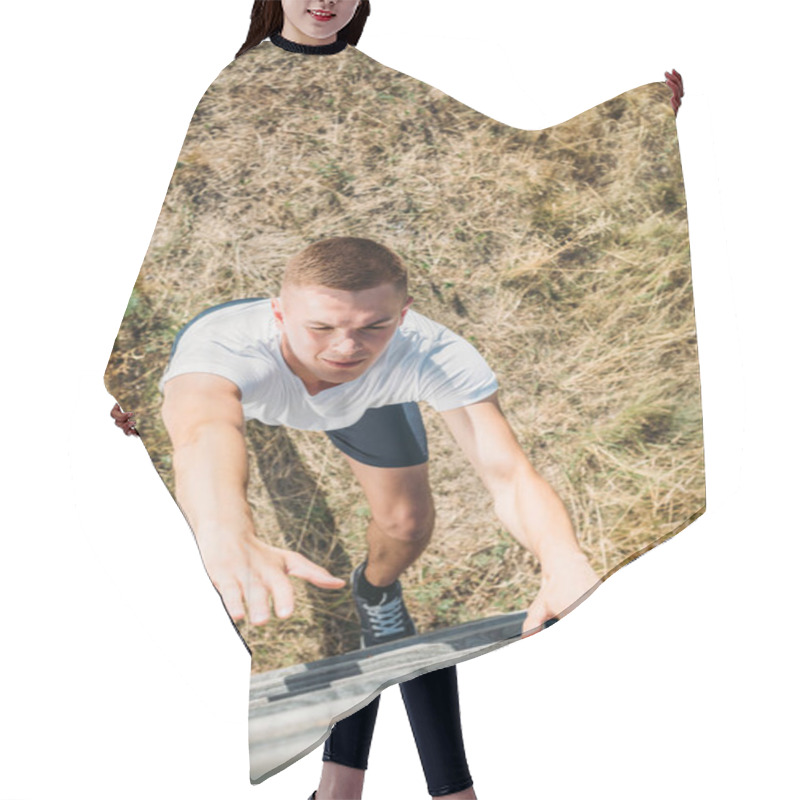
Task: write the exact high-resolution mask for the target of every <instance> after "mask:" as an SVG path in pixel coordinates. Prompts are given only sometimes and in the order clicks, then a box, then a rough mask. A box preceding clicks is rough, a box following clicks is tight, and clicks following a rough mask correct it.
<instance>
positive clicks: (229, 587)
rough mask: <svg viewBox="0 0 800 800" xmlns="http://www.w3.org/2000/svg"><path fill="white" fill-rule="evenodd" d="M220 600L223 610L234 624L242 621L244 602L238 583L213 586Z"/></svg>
mask: <svg viewBox="0 0 800 800" xmlns="http://www.w3.org/2000/svg"><path fill="white" fill-rule="evenodd" d="M215 585H216V587H217V591H218V592H219V594H220V597H221V598H222V602H223V603H224V605H225V609H226V610H227V612H228V614H230V617H231V619H232V620H233V621H234V622H238V621H239V620H242V619H244V602H243V601H242V590H241V588H240V587H239V584H238V583H225V584H215Z"/></svg>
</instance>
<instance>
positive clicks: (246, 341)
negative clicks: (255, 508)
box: [161, 238, 599, 645]
mask: <svg viewBox="0 0 800 800" xmlns="http://www.w3.org/2000/svg"><path fill="white" fill-rule="evenodd" d="M407 281H408V279H407V272H406V269H405V267H404V265H403V263H402V262H401V260H400V258H399V257H398V256H397V255H396V254H394V253H393V252H391V251H390V250H388V249H387V248H385V247H383V246H382V245H380V244H377V243H376V242H372V241H369V240H366V239H356V238H335V239H327V240H324V241H321V242H317V243H316V244H313V245H311V246H310V247H308V248H306V249H305V250H303V251H302V252H301V253H299V254H298V255H296V256H294V257H293V258H292V259H290V261H289V263H288V265H287V268H286V271H285V274H284V279H283V285H282V288H281V294H280V297H279V298H276V299H272V300H244V301H238V302H234V303H229V304H226V305H225V306H221V307H218V308H215V309H211V310H210V311H208V312H205V313H204V314H201V315H200V316H199V317H198V318H196V319H195V320H194V321H193V322H192V323H190V325H189V326H187V328H185V329H184V331H183V332H182V333H181V334H180V335H179V336H178V339H177V340H176V346H175V348H174V350H173V355H172V358H171V361H170V364H169V366H168V368H167V370H166V372H165V374H164V377H163V379H162V384H161V386H162V390H163V393H164V404H163V410H162V413H163V418H164V422H165V424H166V427H167V431H168V432H169V435H170V437H171V439H172V444H173V446H174V458H173V462H174V468H175V476H176V495H177V499H178V502H179V503H180V505H181V508H182V509H183V511H184V513H185V514H186V516H187V518H188V520H189V523H190V525H191V527H192V529H193V531H194V533H195V535H196V537H197V541H198V544H199V546H200V551H201V553H202V556H203V560H204V562H205V565H206V569H207V570H208V573H209V576H210V577H211V580H212V581H213V583H214V585H215V586H216V588H217V590H218V591H219V592H220V595H221V596H222V599H223V602H224V603H225V606H226V608H227V610H228V613H229V614H230V615H231V617H232V618H233V619H235V620H239V619H243V618H244V617H245V614H247V615H248V616H249V619H250V622H251V623H253V624H255V625H261V624H265V623H266V622H267V620H268V619H269V615H270V606H272V608H273V610H274V613H275V614H276V615H277V616H278V617H281V618H285V617H288V616H289V615H290V614H291V613H292V611H293V590H292V584H291V581H290V580H289V578H290V577H295V578H302V579H303V580H306V581H309V582H310V583H313V584H314V585H316V586H318V587H321V588H329V589H338V588H342V587H343V586H344V585H345V581H344V580H342V579H341V578H338V577H334V576H333V575H331V574H330V573H329V572H328V571H327V570H325V569H324V568H322V567H321V566H318V565H316V564H314V563H312V562H311V561H309V560H308V559H307V558H305V557H304V556H302V555H300V554H299V553H295V552H292V551H288V550H283V549H280V548H277V547H272V546H270V545H267V544H266V543H264V542H263V541H261V540H260V539H259V538H258V537H257V536H256V530H255V524H254V521H253V516H252V513H251V510H250V507H249V505H248V503H247V499H246V487H247V478H248V474H247V473H248V467H247V451H246V445H245V439H244V422H245V419H258V420H260V421H262V422H264V423H266V424H269V425H288V426H290V427H294V428H299V429H304V430H324V431H325V432H326V433H327V435H328V436H329V437H330V439H331V440H332V441H333V443H334V444H335V445H336V447H337V448H338V449H339V450H341V451H342V452H343V454H344V457H345V458H346V459H347V462H348V464H349V465H350V467H351V469H352V471H353V474H354V475H355V477H356V479H357V480H358V482H359V483H360V484H361V486H362V488H363V490H364V493H365V494H366V497H367V501H368V503H369V506H370V510H371V513H372V519H371V521H370V523H369V526H368V528H367V533H366V538H367V559H366V561H365V562H364V563H363V564H361V565H360V566H359V567H357V568H356V570H355V571H354V573H353V575H352V582H353V590H354V592H353V594H354V598H355V600H356V605H357V608H358V613H359V617H360V620H361V628H362V637H363V642H364V643H365V644H367V645H370V644H379V643H381V642H385V641H390V640H392V639H396V638H400V637H402V636H408V635H411V634H413V633H414V632H415V630H414V624H413V622H412V621H411V619H410V617H409V615H408V612H407V611H406V609H405V605H404V604H403V599H402V592H401V589H400V583H399V577H400V576H401V575H402V573H403V571H404V570H405V569H406V568H407V567H408V566H409V565H410V564H412V563H413V562H414V561H415V560H416V559H417V558H419V556H420V555H421V554H422V552H423V550H424V549H425V547H426V546H427V544H428V542H429V541H430V539H431V535H432V533H433V526H434V506H433V499H432V496H431V489H430V485H429V483H428V468H427V458H428V454H427V445H426V440H425V430H424V427H423V425H422V420H421V417H420V414H419V409H418V407H417V401H426V402H428V403H430V404H431V405H432V406H433V408H434V409H436V410H437V411H438V412H440V413H441V415H442V418H443V419H444V421H445V423H446V424H447V426H448V428H449V429H450V431H451V432H452V434H453V436H454V437H455V439H456V441H457V442H458V444H459V445H460V447H461V448H462V450H463V451H464V452H465V454H466V456H467V457H468V459H469V460H470V462H471V463H472V464H473V466H474V467H475V469H476V470H477V472H478V474H479V475H480V477H481V479H482V480H483V482H484V484H485V485H486V487H487V489H488V490H489V492H490V494H491V496H492V498H493V500H494V508H495V511H496V513H497V515H498V517H499V518H500V520H501V522H502V523H503V524H504V525H505V527H506V528H507V529H508V530H509V531H510V532H511V533H512V534H513V535H514V537H515V538H516V539H517V540H518V541H519V542H520V543H521V544H522V545H523V546H524V547H525V548H526V549H528V550H530V551H531V552H532V553H534V554H535V555H536V556H537V558H538V559H539V560H540V562H541V565H542V586H541V590H540V592H539V594H538V596H537V597H536V599H535V601H534V602H533V603H532V604H531V606H530V607H529V609H528V615H527V618H526V620H525V623H524V626H523V630H524V631H526V632H528V631H532V630H533V629H536V628H538V627H539V626H541V625H542V624H543V623H544V622H546V621H547V620H548V619H551V618H554V617H557V616H558V615H559V614H561V613H562V612H564V611H565V610H567V609H568V608H569V607H571V606H572V605H573V604H574V603H575V602H576V601H577V600H579V599H580V598H581V597H583V596H584V595H585V594H587V593H588V592H589V591H591V590H592V589H593V588H594V587H595V586H596V585H597V584H598V582H599V578H598V576H597V575H596V574H595V572H594V571H593V570H592V568H591V567H590V566H589V563H588V560H587V558H586V556H585V555H584V554H583V553H582V551H581V549H580V547H579V545H578V542H577V540H576V538H575V534H574V532H573V529H572V525H571V523H570V521H569V517H568V515H567V512H566V509H565V508H564V505H563V503H562V502H561V500H560V499H559V498H558V496H557V495H556V493H555V492H554V491H553V489H552V488H551V487H550V486H549V484H548V483H547V482H546V481H545V480H544V479H543V478H542V477H541V476H540V475H538V473H537V472H536V471H535V470H534V468H533V467H532V466H531V464H530V462H529V461H528V459H527V457H526V456H525V454H524V452H523V451H522V449H521V448H520V446H519V444H518V442H517V440H516V438H515V436H514V434H513V432H512V431H511V428H510V427H509V425H508V423H507V421H506V419H505V417H504V416H503V413H502V412H501V410H500V406H499V404H498V401H497V380H496V378H495V376H494V374H493V372H492V371H491V369H490V368H489V367H488V365H487V364H486V362H485V361H484V360H483V358H482V357H481V356H480V355H479V354H478V352H477V351H476V350H475V349H474V348H473V347H472V346H471V345H470V344H468V343H467V342H466V341H464V340H463V339H462V338H460V337H459V336H456V335H455V334H454V333H452V332H451V331H449V330H448V329H447V328H445V327H444V326H442V325H439V324H438V323H436V322H433V321H432V320H429V319H427V318H426V317H423V316H422V315H420V314H416V313H414V312H413V311H410V310H409V306H410V305H411V302H412V298H411V297H409V295H408V287H407Z"/></svg>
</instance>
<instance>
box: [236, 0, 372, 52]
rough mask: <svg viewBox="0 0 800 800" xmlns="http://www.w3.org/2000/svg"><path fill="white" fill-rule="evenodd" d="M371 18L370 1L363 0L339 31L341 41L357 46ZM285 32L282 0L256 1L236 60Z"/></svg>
mask: <svg viewBox="0 0 800 800" xmlns="http://www.w3.org/2000/svg"><path fill="white" fill-rule="evenodd" d="M368 16H369V0H361V2H360V3H359V4H358V7H357V8H356V13H355V15H354V16H353V19H351V20H350V22H348V23H347V25H345V26H344V28H342V29H341V30H340V31H339V36H338V37H337V38H339V39H347V43H348V44H352V45H356V44H358V40H359V39H360V38H361V32H362V31H363V30H364V25H365V24H366V22H367V17H368ZM282 30H283V6H282V5H281V3H280V0H255V2H254V3H253V10H252V11H251V12H250V30H249V31H248V32H247V38H246V39H245V40H244V44H243V45H242V46H241V47H240V48H239V52H238V53H237V54H236V58H239V56H240V55H243V54H244V53H246V52H247V51H248V50H251V49H252V48H253V47H255V46H256V45H259V44H261V42H263V41H264V39H267V38H268V37H270V36H272V35H273V34H275V33H280V32H281V31H282Z"/></svg>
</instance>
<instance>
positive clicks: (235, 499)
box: [162, 373, 345, 625]
mask: <svg viewBox="0 0 800 800" xmlns="http://www.w3.org/2000/svg"><path fill="white" fill-rule="evenodd" d="M162 416H163V419H164V424H165V426H166V428H167V432H168V433H169V436H170V439H171V440H172V446H173V467H174V470H175V489H176V491H175V494H176V498H177V500H178V503H179V505H180V507H181V509H182V510H183V512H184V514H185V515H186V518H187V520H188V521H189V525H190V526H191V528H192V530H193V531H194V534H195V537H196V538H197V544H198V546H199V548H200V554H201V555H202V557H203V563H204V564H205V567H206V570H207V571H208V575H209V577H210V578H211V581H212V583H213V584H214V586H215V587H216V588H217V591H218V592H219V593H220V596H221V597H222V601H223V603H224V604H225V607H226V608H227V610H228V613H229V614H230V615H231V617H232V618H233V619H234V620H240V619H244V617H245V605H246V606H247V613H248V616H249V618H250V622H251V623H252V624H254V625H263V624H264V623H266V622H267V620H268V619H269V613H270V612H269V608H270V602H271V603H272V606H273V608H274V610H275V614H276V615H277V616H278V617H288V616H289V615H290V614H291V613H292V611H293V610H294V591H293V590H292V586H291V583H290V581H289V579H288V576H290V575H291V576H295V577H298V578H303V579H304V580H307V581H309V582H311V583H313V584H314V585H315V586H319V587H321V588H325V589H340V588H342V587H343V586H344V585H345V581H343V580H341V579H339V578H334V577H333V576H332V575H331V574H330V573H329V572H328V571H327V570H325V569H323V568H322V567H320V566H317V565H316V564H314V563H313V562H311V561H309V560H308V559H307V558H305V557H304V556H301V555H300V554H299V553H294V552H291V551H289V550H282V549H279V548H277V547H271V546H269V545H267V544H265V543H264V542H262V541H261V540H260V539H258V537H257V536H256V528H255V523H254V521H253V515H252V512H251V510H250V506H249V504H248V502H247V478H248V466H247V446H246V444H245V438H244V415H243V412H242V403H241V397H240V393H239V389H238V387H237V386H236V385H235V384H234V383H232V382H231V381H229V380H227V379H226V378H222V377H219V376H217V375H210V374H206V373H189V374H187V375H180V376H178V377H176V378H172V379H171V380H169V381H167V383H166V385H165V386H164V404H163V406H162Z"/></svg>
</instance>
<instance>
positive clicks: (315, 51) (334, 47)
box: [269, 33, 347, 56]
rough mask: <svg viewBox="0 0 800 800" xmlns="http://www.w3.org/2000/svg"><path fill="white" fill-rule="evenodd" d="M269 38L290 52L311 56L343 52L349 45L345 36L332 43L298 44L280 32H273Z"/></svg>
mask: <svg viewBox="0 0 800 800" xmlns="http://www.w3.org/2000/svg"><path fill="white" fill-rule="evenodd" d="M269 40H270V41H271V42H272V44H274V45H276V46H277V47H280V48H281V49H282V50H288V51H289V52H290V53H305V54H306V55H309V56H312V55H313V56H327V55H332V54H333V53H341V52H342V50H344V49H345V47H347V39H343V38H341V39H337V40H336V41H335V42H332V43H331V44H298V43H297V42H292V41H289V39H286V38H284V37H283V36H281V35H280V34H279V33H273V34H272V36H270V37H269Z"/></svg>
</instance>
